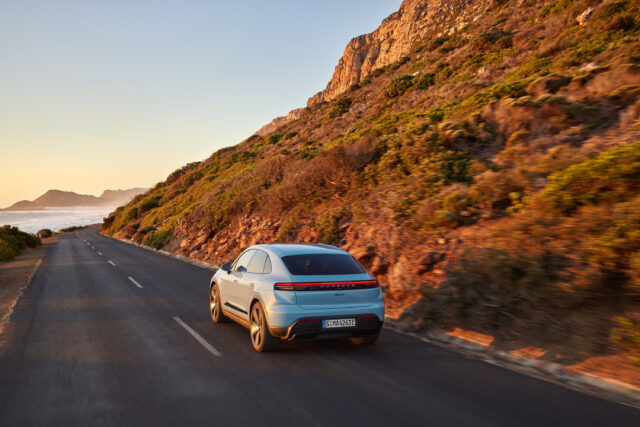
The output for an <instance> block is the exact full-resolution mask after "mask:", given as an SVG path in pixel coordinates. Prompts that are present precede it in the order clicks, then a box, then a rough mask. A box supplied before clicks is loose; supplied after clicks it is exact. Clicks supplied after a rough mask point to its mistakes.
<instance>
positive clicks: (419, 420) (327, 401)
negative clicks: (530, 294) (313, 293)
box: [0, 229, 640, 426]
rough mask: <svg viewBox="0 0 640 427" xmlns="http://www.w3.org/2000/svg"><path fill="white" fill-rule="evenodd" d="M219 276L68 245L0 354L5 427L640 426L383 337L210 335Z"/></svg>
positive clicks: (67, 238) (36, 283)
mask: <svg viewBox="0 0 640 427" xmlns="http://www.w3.org/2000/svg"><path fill="white" fill-rule="evenodd" d="M211 274H212V273H211V271H208V270H205V269H202V268H198V267H195V266H193V265H190V264H186V263H182V262H180V261H177V260H174V259H171V258H167V257H165V256H162V255H159V254H156V253H153V252H150V251H145V250H143V249H140V248H137V247H135V246H131V245H127V244H125V243H122V242H118V241H115V240H112V239H108V238H106V237H103V236H100V235H99V234H97V232H96V229H88V230H83V231H81V232H76V233H72V234H66V235H63V236H62V237H61V238H60V239H59V241H58V243H57V244H56V245H54V246H53V247H52V248H51V249H50V250H49V253H48V254H47V256H46V258H45V260H44V262H43V264H42V265H41V267H40V269H39V270H38V272H37V273H36V275H35V277H34V279H33V281H32V283H31V285H30V286H29V288H28V290H27V291H26V293H25V294H24V295H23V297H22V298H21V299H20V301H19V303H18V305H17V307H16V310H15V312H14V314H13V316H12V319H11V323H10V324H9V326H8V327H7V329H6V334H7V342H6V345H5V346H4V348H3V349H2V350H0V426H14V425H94V424H103V425H131V424H136V425H137V424H153V425H204V424H209V425H233V424H239V425H291V424H297V425H387V426H388V425H420V426H424V425H447V426H451V425H473V426H478V425H491V426H496V425H607V426H614V425H615V426H624V425H636V426H637V425H640V411H638V410H636V409H632V408H629V407H625V406H621V405H616V404H614V403H611V402H607V401H604V400H600V399H597V398H594V397H590V396H586V395H582V394H579V393H576V392H573V391H570V390H567V389H564V388H562V387H559V386H556V385H554V384H550V383H546V382H543V381H539V380H536V379H532V378H529V377H526V376H523V375H519V374H516V373H513V372H510V371H507V370H504V369H501V368H498V367H494V366H491V365H488V364H485V363H483V362H480V361H476V360H470V359H466V358H464V357H463V356H461V355H458V354H455V353H452V352H449V351H447V350H444V349H441V348H438V347H435V346H432V345H429V344H425V343H423V342H421V341H418V340H415V339H413V338H411V337H406V336H403V335H399V334H396V333H393V332H391V331H387V330H385V331H383V334H382V338H381V340H380V341H379V342H378V345H376V346H374V347H372V348H361V347H356V346H351V345H349V344H348V343H342V342H325V343H308V344H290V343H287V344H285V345H284V346H283V348H282V350H281V351H279V352H276V353H270V354H258V353H255V352H254V351H253V349H252V348H251V344H250V342H249V335H248V332H247V331H246V330H245V329H243V328H242V327H240V326H238V325H236V324H233V323H230V324H223V325H213V324H212V323H211V321H210V319H209V314H208V303H209V302H208V283H209V279H210V277H211Z"/></svg>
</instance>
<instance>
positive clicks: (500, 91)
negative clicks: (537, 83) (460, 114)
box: [460, 79, 531, 108]
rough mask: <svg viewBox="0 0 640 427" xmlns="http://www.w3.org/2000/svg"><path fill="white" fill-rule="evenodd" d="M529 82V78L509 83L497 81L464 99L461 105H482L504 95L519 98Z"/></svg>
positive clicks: (523, 94)
mask: <svg viewBox="0 0 640 427" xmlns="http://www.w3.org/2000/svg"><path fill="white" fill-rule="evenodd" d="M530 82H531V79H526V80H521V81H516V82H511V83H497V84H495V85H493V86H490V87H488V88H486V89H483V90H481V91H479V92H476V93H475V94H474V95H472V96H470V97H469V98H467V99H466V100H464V101H463V102H462V103H461V104H460V106H461V107H468V106H473V107H476V108H478V107H484V106H485V105H487V104H491V103H492V102H496V101H499V100H500V99H502V98H504V97H510V98H520V97H522V96H525V95H526V94H527V91H526V88H527V86H528V85H529V83H530Z"/></svg>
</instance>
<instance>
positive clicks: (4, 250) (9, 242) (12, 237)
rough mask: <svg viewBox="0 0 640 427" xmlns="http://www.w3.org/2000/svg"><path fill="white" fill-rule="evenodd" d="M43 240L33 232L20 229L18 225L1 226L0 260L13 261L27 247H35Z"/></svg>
mask: <svg viewBox="0 0 640 427" xmlns="http://www.w3.org/2000/svg"><path fill="white" fill-rule="evenodd" d="M41 243H42V242H41V241H40V239H39V238H38V237H36V236H35V235H33V234H30V233H25V232H24V231H20V230H18V227H12V226H10V225H3V226H2V227H0V261H11V260H12V259H14V258H15V257H16V256H17V255H19V254H20V252H22V251H23V250H24V249H25V248H27V247H29V248H35V247H36V246H37V245H40V244H41Z"/></svg>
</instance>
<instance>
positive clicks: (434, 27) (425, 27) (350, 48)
mask: <svg viewBox="0 0 640 427" xmlns="http://www.w3.org/2000/svg"><path fill="white" fill-rule="evenodd" d="M490 4H491V1H489V0H405V1H404V2H403V3H402V5H401V6H400V9H399V10H398V11H397V12H395V13H392V14H391V15H389V16H388V17H387V18H386V19H384V20H383V21H382V24H381V25H380V26H379V27H378V28H377V29H376V30H375V31H374V32H372V33H369V34H365V35H362V36H358V37H355V38H354V39H352V40H351V41H350V42H349V44H348V45H347V47H346V49H345V50H344V54H343V56H342V58H341V59H340V61H339V62H338V65H337V66H336V68H335V71H334V72H333V77H332V78H331V81H330V82H329V84H328V85H327V87H326V89H325V90H324V91H322V92H319V93H317V94H316V95H314V96H313V97H311V98H309V101H308V102H307V105H308V106H312V105H315V104H317V103H319V102H322V101H328V100H331V99H334V98H335V97H337V96H338V95H340V94H341V93H343V92H344V91H346V90H347V89H348V88H349V87H350V86H351V85H353V84H354V83H358V82H360V81H361V80H362V79H363V78H364V77H365V76H367V75H368V74H369V73H371V71H373V70H375V69H376V68H380V67H384V66H386V65H389V64H392V63H394V62H396V61H398V60H400V59H401V58H402V57H404V56H406V55H407V54H408V53H409V52H410V51H411V48H412V47H413V46H414V45H415V44H416V42H418V41H421V40H424V39H425V38H428V37H437V35H438V34H441V33H447V34H448V33H453V32H455V31H456V30H457V29H460V28H461V27H465V26H467V25H468V23H469V21H471V20H473V19H474V18H475V17H477V16H478V15H480V14H482V13H483V11H484V10H485V9H486V8H487V7H488V6H489V5H490Z"/></svg>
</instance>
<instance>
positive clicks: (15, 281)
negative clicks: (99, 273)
mask: <svg viewBox="0 0 640 427" xmlns="http://www.w3.org/2000/svg"><path fill="white" fill-rule="evenodd" d="M56 241H57V236H54V237H50V238H47V239H43V240H42V245H40V246H38V247H36V248H34V249H27V250H25V251H24V252H22V253H21V254H20V255H18V256H17V257H16V258H15V259H14V260H12V261H6V262H1V263H0V347H1V346H2V345H3V343H4V334H3V331H4V327H5V326H6V324H7V323H8V322H9V319H10V317H11V313H12V312H13V308H14V307H15V305H16V302H17V301H18V298H19V297H20V295H22V293H23V292H24V290H25V289H26V288H27V287H28V286H29V283H31V279H32V278H33V276H34V275H35V273H36V271H37V270H38V267H39V266H40V264H41V263H42V260H43V259H44V257H45V256H46V255H47V252H48V251H49V248H50V247H51V246H52V245H54V244H55V242H56Z"/></svg>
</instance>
